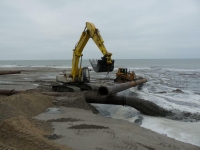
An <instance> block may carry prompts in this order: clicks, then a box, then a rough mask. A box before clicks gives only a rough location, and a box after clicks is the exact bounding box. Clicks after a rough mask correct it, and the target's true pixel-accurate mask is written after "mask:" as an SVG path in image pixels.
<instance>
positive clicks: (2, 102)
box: [0, 91, 70, 150]
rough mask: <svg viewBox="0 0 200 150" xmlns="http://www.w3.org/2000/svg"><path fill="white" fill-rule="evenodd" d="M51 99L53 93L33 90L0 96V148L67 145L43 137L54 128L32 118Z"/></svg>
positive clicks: (31, 149)
mask: <svg viewBox="0 0 200 150" xmlns="http://www.w3.org/2000/svg"><path fill="white" fill-rule="evenodd" d="M52 103H53V97H50V96H46V95H42V94H40V93H38V92H36V91H28V92H24V93H21V94H16V95H12V96H8V97H0V137H1V138H0V149H8V150H11V149H13V150H14V149H18V150H27V149H29V150H38V149H42V150H45V149H48V150H60V149H67V150H68V149H70V148H68V147H66V146H60V145H58V144H56V143H54V142H52V141H50V140H48V139H46V138H45V137H44V136H45V135H50V134H51V133H52V131H53V129H52V127H51V125H50V123H48V122H45V121H40V120H36V119H32V118H31V117H33V116H36V115H38V114H39V113H42V112H44V111H45V110H46V109H47V108H48V107H51V106H52V105H53V104H52Z"/></svg>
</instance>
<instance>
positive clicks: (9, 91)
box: [0, 89, 23, 96]
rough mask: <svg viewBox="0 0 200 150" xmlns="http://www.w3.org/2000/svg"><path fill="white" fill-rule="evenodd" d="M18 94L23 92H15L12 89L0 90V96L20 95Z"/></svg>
mask: <svg viewBox="0 0 200 150" xmlns="http://www.w3.org/2000/svg"><path fill="white" fill-rule="evenodd" d="M20 92H23V91H16V90H15V89H12V90H2V89H1V90H0V94H2V95H8V96H9V95H13V94H17V93H20Z"/></svg>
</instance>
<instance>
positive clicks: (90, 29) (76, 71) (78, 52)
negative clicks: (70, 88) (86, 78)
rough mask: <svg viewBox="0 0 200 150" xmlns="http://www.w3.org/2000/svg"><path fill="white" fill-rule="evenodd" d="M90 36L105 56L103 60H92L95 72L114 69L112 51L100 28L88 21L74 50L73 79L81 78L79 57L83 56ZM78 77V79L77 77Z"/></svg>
mask: <svg viewBox="0 0 200 150" xmlns="http://www.w3.org/2000/svg"><path fill="white" fill-rule="evenodd" d="M89 38H92V39H93V41H94V42H95V44H96V45H97V47H98V48H99V50H100V51H101V52H102V54H103V57H102V58H101V60H90V63H91V65H92V67H93V69H94V71H95V72H111V71H113V69H114V60H112V59H111V56H112V53H110V52H108V51H107V50H106V47H105V46H104V44H103V43H104V41H103V38H102V37H101V35H100V32H99V30H98V29H97V28H96V27H95V26H94V24H93V23H90V22H86V27H85V29H84V31H83V32H82V34H81V37H80V39H79V41H78V43H77V44H76V46H75V48H74V50H73V51H74V52H73V59H72V71H71V75H72V78H73V81H75V80H77V78H78V80H80V78H81V72H82V70H81V66H80V67H78V65H79V59H80V57H82V51H83V49H84V47H85V45H86V44H87V42H88V40H89ZM75 78H76V79H75Z"/></svg>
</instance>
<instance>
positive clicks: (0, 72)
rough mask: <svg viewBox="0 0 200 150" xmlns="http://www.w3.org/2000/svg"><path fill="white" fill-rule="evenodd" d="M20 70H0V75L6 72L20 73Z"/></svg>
mask: <svg viewBox="0 0 200 150" xmlns="http://www.w3.org/2000/svg"><path fill="white" fill-rule="evenodd" d="M20 73H21V71H18V70H8V71H0V75H6V74H20Z"/></svg>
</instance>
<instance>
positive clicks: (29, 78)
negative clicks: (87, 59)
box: [0, 68, 200, 150]
mask: <svg viewBox="0 0 200 150" xmlns="http://www.w3.org/2000/svg"><path fill="white" fill-rule="evenodd" d="M6 69H11V68H3V69H2V70H6ZM12 70H21V71H22V73H21V74H15V75H14V74H13V75H4V76H0V89H15V90H27V89H35V90H30V91H27V92H23V93H20V94H16V95H13V96H0V113H1V119H0V137H1V138H0V149H3V148H7V149H70V148H72V149H80V150H84V149H87V150H90V149H91V150H93V149H96V150H106V149H109V150H112V149H119V150H121V149H144V150H160V149H167V150H168V149H188V150H198V149H200V147H197V146H194V145H191V144H187V143H184V142H180V141H177V140H174V139H172V138H168V137H166V136H164V135H160V134H158V133H156V132H153V131H151V130H148V129H145V128H142V127H140V126H138V125H137V124H134V123H130V122H128V121H125V120H117V119H112V118H107V117H103V116H101V115H99V114H96V113H95V111H94V108H93V107H91V106H90V105H89V104H87V103H86V102H85V101H84V100H83V99H82V97H81V96H80V95H81V94H74V95H73V94H71V93H66V94H65V98H66V97H68V98H69V100H70V101H71V102H72V104H74V105H67V106H62V105H60V106H58V105H53V102H54V101H55V98H58V97H53V96H47V95H43V94H41V92H42V91H50V90H51V85H52V84H53V83H55V79H54V78H53V77H54V76H56V75H57V74H58V73H59V72H60V71H62V70H63V69H56V68H13V69H12ZM91 75H94V73H91ZM92 77H93V76H92ZM94 78H95V77H94ZM103 82H107V81H105V80H99V83H103ZM109 84H111V83H109ZM77 95H79V96H80V97H78V96H77ZM73 97H75V98H74V99H73ZM78 99H80V103H77V100H78ZM74 102H76V103H74ZM47 108H49V109H47ZM19 141H21V142H19ZM60 144H61V145H60Z"/></svg>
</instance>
